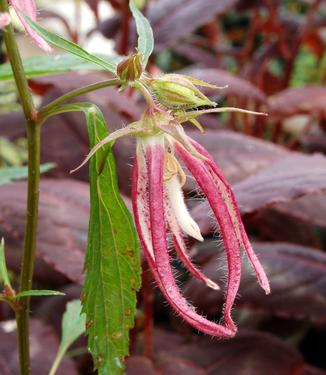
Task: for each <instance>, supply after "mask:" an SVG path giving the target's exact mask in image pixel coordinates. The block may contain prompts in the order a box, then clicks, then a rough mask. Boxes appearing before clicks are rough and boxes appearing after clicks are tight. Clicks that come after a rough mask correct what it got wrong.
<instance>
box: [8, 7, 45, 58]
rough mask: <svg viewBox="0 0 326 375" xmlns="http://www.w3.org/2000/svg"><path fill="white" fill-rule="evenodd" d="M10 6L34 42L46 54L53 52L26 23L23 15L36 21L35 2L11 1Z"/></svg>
mask: <svg viewBox="0 0 326 375" xmlns="http://www.w3.org/2000/svg"><path fill="white" fill-rule="evenodd" d="M9 4H10V5H11V6H12V7H13V8H14V10H15V12H16V14H17V16H18V18H19V20H20V22H21V23H22V25H23V27H24V29H25V31H26V33H27V34H28V36H29V37H30V38H31V39H32V40H33V42H34V43H35V44H36V45H38V46H39V47H40V48H42V49H43V50H44V51H46V52H51V51H52V48H51V47H50V46H49V45H48V43H47V42H46V41H45V40H44V39H43V38H41V37H40V36H39V35H38V34H37V33H36V32H35V31H34V30H33V29H32V28H31V27H30V26H29V24H28V23H27V22H26V20H25V18H24V16H23V14H25V15H27V16H28V17H29V18H30V19H31V20H32V21H36V5H35V1H34V0H9Z"/></svg>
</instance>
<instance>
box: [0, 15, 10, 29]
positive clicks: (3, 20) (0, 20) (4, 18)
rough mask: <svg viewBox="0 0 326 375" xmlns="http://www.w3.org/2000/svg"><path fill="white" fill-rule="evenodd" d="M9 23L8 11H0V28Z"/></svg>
mask: <svg viewBox="0 0 326 375" xmlns="http://www.w3.org/2000/svg"><path fill="white" fill-rule="evenodd" d="M9 24H10V16H9V14H8V13H0V29H3V28H4V27H6V26H7V25H9Z"/></svg>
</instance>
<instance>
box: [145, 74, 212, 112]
mask: <svg viewBox="0 0 326 375" xmlns="http://www.w3.org/2000/svg"><path fill="white" fill-rule="evenodd" d="M144 82H145V84H146V85H147V86H148V87H149V89H150V91H151V92H152V94H153V96H155V98H156V99H157V100H158V101H159V102H160V103H161V104H162V105H164V106H165V107H166V108H169V109H189V108H197V107H201V106H213V107H214V106H215V103H214V102H212V101H211V100H209V99H208V98H207V97H206V96H205V95H204V94H203V93H202V92H201V91H200V90H199V89H198V88H197V87H196V85H197V86H199V84H198V83H197V81H196V80H195V81H192V80H191V79H190V78H189V77H187V76H183V75H180V74H165V75H164V76H162V77H159V78H156V79H155V78H148V77H145V78H144ZM198 82H199V81H198ZM201 86H203V85H201Z"/></svg>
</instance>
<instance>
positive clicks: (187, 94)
mask: <svg viewBox="0 0 326 375" xmlns="http://www.w3.org/2000/svg"><path fill="white" fill-rule="evenodd" d="M141 84H142V86H141V87H140V88H141V90H142V92H144V90H147V88H146V85H149V84H150V85H151V86H150V87H154V93H153V94H154V95H155V99H156V100H157V98H160V99H161V102H160V103H161V104H162V103H163V104H164V106H165V107H166V108H165V109H162V107H160V105H159V104H157V103H156V102H154V103H151V99H150V96H149V95H147V93H146V92H145V95H146V100H147V101H148V103H149V108H148V109H147V110H146V111H145V113H144V115H143V116H142V119H141V120H140V121H137V122H134V123H132V124H130V125H128V126H126V127H125V128H123V129H119V130H117V131H115V132H114V133H112V134H110V135H109V136H107V137H106V138H105V139H103V140H102V141H101V142H100V143H98V144H97V145H96V146H95V147H94V148H93V150H92V151H91V152H90V153H89V155H88V156H87V158H86V159H85V160H84V162H83V163H82V164H81V166H82V165H84V164H85V163H86V162H87V161H88V160H89V159H90V158H91V156H92V155H94V153H95V152H96V151H97V150H98V149H99V148H100V147H102V146H103V145H104V144H106V143H111V144H112V143H113V142H115V140H117V139H118V138H121V137H125V136H136V139H137V150H136V158H135V162H134V167H133V177H132V204H133V212H134V219H135V224H136V229H137V232H138V235H139V238H140V241H141V244H142V248H143V250H144V253H145V256H146V259H147V261H148V263H149V266H150V268H151V270H152V272H153V275H154V277H155V279H156V282H157V284H158V286H159V287H160V289H161V291H162V293H163V295H164V296H165V298H166V299H167V300H168V302H169V303H170V305H171V306H172V307H173V309H174V310H175V311H176V312H177V313H178V314H179V315H180V316H181V317H182V318H183V319H184V320H185V321H187V322H188V323H189V324H190V325H192V326H193V327H194V328H196V329H198V330H199V331H201V332H204V333H206V334H209V335H212V336H218V337H225V338H229V337H232V336H234V335H235V333H236V331H237V328H236V325H235V323H234V322H233V320H232V316H231V309H232V307H233V305H234V301H235V299H236V296H237V292H238V289H239V285H240V277H241V253H240V252H241V250H243V251H244V252H245V253H246V254H247V256H248V258H249V261H250V262H251V264H252V267H253V269H254V270H255V273H256V276H257V279H258V281H259V283H260V285H261V287H262V288H263V289H264V290H265V292H266V293H267V294H268V293H270V288H269V283H268V279H267V277H266V274H265V272H264V270H263V267H262V265H261V264H260V262H259V260H258V258H257V256H256V254H255V252H254V250H253V249H252V247H251V245H250V242H249V239H248V237H247V234H246V231H245V229H244V225H243V223H242V220H241V216H240V213H239V210H238V206H237V203H236V200H235V197H234V194H233V192H232V190H231V187H230V186H229V184H228V183H227V181H226V180H225V178H224V176H223V174H222V172H221V170H220V168H219V167H218V166H217V165H216V163H215V162H214V160H213V158H212V157H211V155H210V154H209V153H208V152H207V151H206V150H205V149H204V148H203V147H202V146H201V145H199V144H198V143H197V142H195V141H194V140H193V139H191V138H189V137H188V136H187V135H186V134H185V132H184V129H183V127H182V125H181V123H183V122H185V121H191V122H193V123H194V125H196V126H197V127H198V128H199V129H202V127H201V125H200V124H199V123H198V121H197V120H196V117H198V116H200V115H202V114H204V113H212V112H221V111H236V112H242V113H253V112H250V111H246V110H241V109H238V108H216V107H215V106H214V107H213V108H209V109H198V110H192V109H188V111H185V110H184V109H183V108H185V106H181V107H180V103H181V104H182V103H187V104H186V108H189V106H190V105H191V106H194V107H195V108H196V106H197V107H202V105H203V103H204V104H205V105H206V104H207V105H209V106H212V105H211V102H210V101H209V99H207V98H206V97H205V96H204V95H203V94H202V93H201V92H200V91H199V90H198V89H197V88H196V87H195V86H196V85H197V86H198V85H201V86H205V85H206V86H207V85H208V84H206V83H205V82H202V81H199V80H195V79H193V78H191V77H186V76H175V75H167V76H166V77H165V78H164V77H163V78H162V79H160V81H159V82H156V81H155V80H154V79H152V78H149V77H148V76H146V77H145V79H144V80H143V81H142V82H141ZM158 90H161V91H159V92H158ZM162 98H163V99H162ZM176 102H177V103H178V106H177V107H176V108H174V103H176ZM213 104H214V103H213ZM167 106H168V107H167ZM178 160H181V161H182V162H183V164H184V165H185V167H186V168H187V170H188V171H189V172H190V173H191V174H192V175H193V177H194V178H195V179H196V181H197V183H198V186H199V187H200V189H201V190H202V192H203V194H204V195H205V196H206V198H207V200H208V203H209V205H210V207H211V209H212V212H213V214H214V216H215V218H216V220H217V223H218V226H219V230H220V234H221V237H222V239H223V243H224V247H225V252H226V255H227V264H228V283H227V291H226V298H225V306H224V311H223V322H222V323H221V324H218V323H214V322H211V321H209V320H207V319H206V318H205V317H203V316H202V315H199V314H198V313H196V311H195V309H194V307H193V306H191V305H190V304H189V303H188V302H187V301H186V299H185V298H184V297H183V296H182V294H181V292H180V290H179V288H178V286H177V283H176V281H175V276H174V274H173V270H172V267H171V261H170V251H169V250H170V249H169V247H170V246H169V241H168V239H169V238H171V237H172V239H173V244H174V248H175V250H176V253H177V255H178V256H179V258H180V259H181V261H182V262H183V263H184V265H185V267H186V268H187V269H188V270H189V272H190V273H191V274H192V275H193V276H194V277H196V278H198V279H199V280H200V281H202V282H204V283H205V284H206V285H207V286H208V287H210V288H212V289H215V290H216V289H219V286H218V285H217V284H216V283H215V282H213V281H212V280H210V279H208V278H207V277H206V276H205V275H203V274H202V273H201V272H200V271H199V270H198V269H197V268H196V267H195V266H194V264H193V263H192V261H191V259H190V257H189V254H188V250H187V247H186V244H185V241H184V235H187V236H190V237H193V238H194V239H196V240H198V241H203V237H202V235H201V233H200V229H199V227H198V225H197V224H196V222H195V221H194V220H193V219H192V217H191V216H190V213H189V211H188V209H187V207H186V204H185V201H184V196H183V192H182V185H183V184H184V182H185V178H186V177H185V176H186V175H185V172H184V171H183V168H182V167H181V165H180V163H179V161H178Z"/></svg>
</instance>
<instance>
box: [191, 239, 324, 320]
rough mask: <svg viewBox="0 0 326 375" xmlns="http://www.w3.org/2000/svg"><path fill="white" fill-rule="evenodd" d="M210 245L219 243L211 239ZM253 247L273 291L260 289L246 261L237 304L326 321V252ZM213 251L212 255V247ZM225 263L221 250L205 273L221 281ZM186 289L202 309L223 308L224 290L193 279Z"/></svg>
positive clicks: (275, 245) (280, 246) (273, 245)
mask: <svg viewBox="0 0 326 375" xmlns="http://www.w3.org/2000/svg"><path fill="white" fill-rule="evenodd" d="M211 246H212V248H214V247H215V246H216V245H215V243H214V242H212V244H211ZM253 246H254V249H255V251H256V253H257V254H258V257H259V259H260V261H261V263H262V264H263V266H264V269H265V271H266V274H267V276H268V278H269V281H270V284H271V294H270V295H268V296H266V295H264V293H262V292H261V290H260V288H259V286H258V284H257V282H256V280H255V277H253V276H252V275H251V274H250V272H249V265H247V263H246V266H247V267H248V270H247V271H246V272H243V277H242V281H241V285H240V292H239V295H240V297H239V298H238V301H237V306H238V307H240V306H246V307H252V308H255V309H258V310H263V311H266V312H269V313H271V314H275V315H278V316H283V317H292V318H295V319H308V320H311V321H313V322H314V323H318V324H325V323H326V316H325V314H324V311H325V308H326V272H325V271H326V254H324V253H322V252H319V251H318V250H316V249H312V248H309V247H304V246H299V245H292V244H287V243H254V244H253ZM199 252H200V249H199ZM210 253H211V254H213V253H214V252H213V250H212V251H211V252H210ZM224 263H225V261H224V260H223V257H221V254H220V253H219V254H218V256H214V255H212V256H211V258H210V259H209V261H207V263H206V264H205V266H203V267H202V272H203V273H204V274H205V275H206V276H207V277H209V278H211V279H213V280H214V281H215V282H217V283H219V282H220V280H219V275H220V274H221V271H220V269H221V267H222V266H223V264H224ZM218 269H219V271H217V270H218ZM185 292H186V295H187V296H188V298H189V299H190V300H191V301H192V302H193V303H194V305H195V306H198V307H199V308H200V310H201V311H204V312H206V313H211V314H215V313H217V312H219V311H220V309H221V305H222V301H223V295H222V293H216V292H215V293H214V292H211V291H210V290H208V289H206V288H203V287H202V285H200V283H197V282H196V281H195V280H194V279H191V280H189V281H188V282H187V284H186V286H185Z"/></svg>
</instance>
